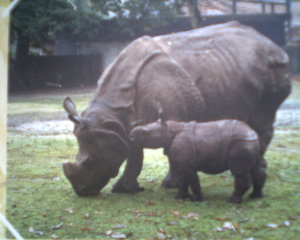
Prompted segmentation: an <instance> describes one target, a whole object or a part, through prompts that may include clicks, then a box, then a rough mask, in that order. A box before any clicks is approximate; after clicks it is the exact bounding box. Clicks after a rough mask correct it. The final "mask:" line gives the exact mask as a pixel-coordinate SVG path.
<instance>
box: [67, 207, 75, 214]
mask: <svg viewBox="0 0 300 240" xmlns="http://www.w3.org/2000/svg"><path fill="white" fill-rule="evenodd" d="M65 211H66V212H67V213H69V214H72V213H74V210H73V209H72V208H66V209H65Z"/></svg>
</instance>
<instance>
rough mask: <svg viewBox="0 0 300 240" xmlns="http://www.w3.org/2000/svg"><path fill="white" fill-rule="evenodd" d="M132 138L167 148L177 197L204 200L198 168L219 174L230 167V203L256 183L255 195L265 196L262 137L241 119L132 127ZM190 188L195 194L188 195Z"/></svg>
mask: <svg viewBox="0 0 300 240" xmlns="http://www.w3.org/2000/svg"><path fill="white" fill-rule="evenodd" d="M130 139H131V140H132V143H133V144H137V145H140V146H141V147H143V148H160V147H163V148H164V152H165V154H166V155H167V156H168V158H169V161H170V165H171V168H172V169H173V170H174V171H175V173H176V175H177V177H178V179H179V191H178V193H177V194H176V196H175V197H176V198H187V197H190V199H191V200H192V201H201V200H202V193H201V188H200V183H199V178H198V175H197V171H202V172H204V173H208V174H218V173H221V172H223V171H226V170H230V171H231V173H232V174H233V176H234V182H235V184H234V191H233V194H232V196H231V197H230V198H229V200H228V201H229V202H232V203H241V202H242V197H243V195H244V193H245V192H246V191H247V190H248V189H249V188H250V186H251V184H252V185H253V192H252V194H251V195H250V197H252V198H259V197H262V196H263V193H262V188H263V186H264V183H265V180H266V172H265V165H264V163H263V160H262V159H263V158H262V156H261V150H260V144H259V139H258V136H257V134H256V132H255V131H254V130H252V129H251V128H250V127H249V126H248V125H247V124H246V123H244V122H241V121H238V120H219V121H212V122H204V123H197V122H194V121H193V122H177V121H171V120H170V121H162V120H161V119H159V120H158V121H156V122H153V123H149V124H147V125H144V126H138V127H135V128H133V129H132V131H131V133H130ZM189 187H191V189H192V192H193V195H192V196H189V194H188V189H189Z"/></svg>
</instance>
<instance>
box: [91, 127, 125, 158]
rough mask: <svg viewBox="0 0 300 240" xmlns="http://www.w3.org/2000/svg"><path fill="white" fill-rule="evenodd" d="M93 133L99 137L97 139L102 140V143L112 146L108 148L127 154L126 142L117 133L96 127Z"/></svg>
mask: <svg viewBox="0 0 300 240" xmlns="http://www.w3.org/2000/svg"><path fill="white" fill-rule="evenodd" d="M95 134H96V136H97V137H99V139H102V140H103V145H107V147H109V148H110V147H111V148H112V149H110V150H112V151H116V152H118V153H120V154H121V155H127V154H128V149H129V147H128V144H127V142H126V141H125V140H124V139H123V138H122V137H121V136H120V135H119V134H118V133H116V132H114V131H111V130H106V129H97V130H96V131H95ZM104 148H105V146H104Z"/></svg>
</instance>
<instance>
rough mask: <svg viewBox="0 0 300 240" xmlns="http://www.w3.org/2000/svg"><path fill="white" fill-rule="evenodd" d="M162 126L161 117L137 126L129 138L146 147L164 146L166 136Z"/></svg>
mask: <svg viewBox="0 0 300 240" xmlns="http://www.w3.org/2000/svg"><path fill="white" fill-rule="evenodd" d="M162 126H163V124H162V121H161V120H160V119H159V120H157V121H156V122H153V123H149V124H146V125H143V126H138V127H135V128H133V129H132V130H131V132H130V134H129V139H130V140H131V141H132V142H133V143H134V144H137V145H140V146H142V147H144V148H160V147H163V143H164V139H165V136H164V133H163V132H164V131H163V127H162Z"/></svg>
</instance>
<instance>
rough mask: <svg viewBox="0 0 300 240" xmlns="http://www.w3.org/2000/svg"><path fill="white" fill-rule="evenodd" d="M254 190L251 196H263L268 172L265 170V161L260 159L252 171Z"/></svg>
mask: <svg viewBox="0 0 300 240" xmlns="http://www.w3.org/2000/svg"><path fill="white" fill-rule="evenodd" d="M251 176H252V183H253V192H252V193H251V194H250V197H251V198H261V197H263V192H262V189H263V187H264V185H265V182H266V178H267V174H266V171H265V163H264V162H262V161H259V162H258V164H257V165H256V166H255V168H254V169H253V170H252V171H251Z"/></svg>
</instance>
